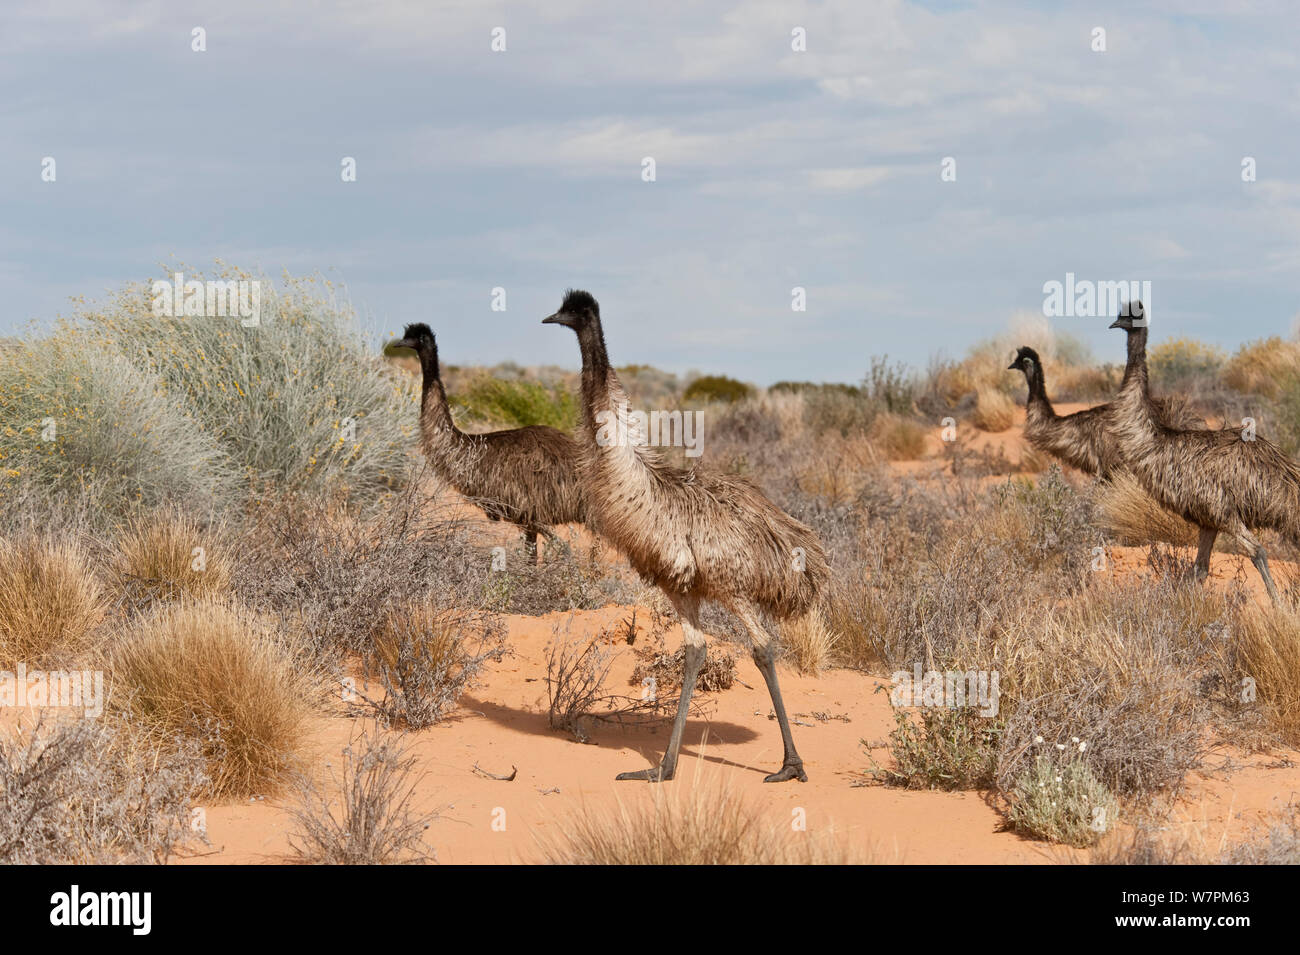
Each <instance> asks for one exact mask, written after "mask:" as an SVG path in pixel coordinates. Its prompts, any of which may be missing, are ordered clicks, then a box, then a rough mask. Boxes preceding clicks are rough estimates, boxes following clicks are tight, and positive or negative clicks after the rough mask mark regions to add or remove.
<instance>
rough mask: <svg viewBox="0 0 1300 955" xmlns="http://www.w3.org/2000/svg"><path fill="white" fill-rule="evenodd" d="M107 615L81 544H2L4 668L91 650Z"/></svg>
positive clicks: (27, 540) (35, 540)
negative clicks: (97, 630)
mask: <svg viewBox="0 0 1300 955" xmlns="http://www.w3.org/2000/svg"><path fill="white" fill-rule="evenodd" d="M103 613H104V602H103V591H102V589H101V588H100V585H99V582H98V581H97V580H96V579H95V576H94V574H93V573H92V572H91V569H90V565H89V562H88V560H87V557H86V554H85V552H84V551H83V550H82V549H81V548H80V547H79V546H78V545H76V544H73V543H53V542H51V541H47V540H42V539H41V538H39V537H36V536H26V537H23V538H20V539H18V540H16V541H8V540H0V668H3V669H6V670H13V669H14V668H15V667H16V666H17V665H18V664H19V663H26V664H27V665H28V666H29V667H30V666H40V665H43V664H45V663H51V662H59V661H60V660H64V659H67V658H69V657H73V656H76V655H77V654H80V653H83V652H85V651H86V650H89V649H90V648H91V647H92V645H93V644H94V630H95V627H96V626H97V625H98V624H99V622H100V620H101V619H102V618H103Z"/></svg>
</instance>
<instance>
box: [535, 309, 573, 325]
mask: <svg viewBox="0 0 1300 955" xmlns="http://www.w3.org/2000/svg"><path fill="white" fill-rule="evenodd" d="M542 324H543V325H567V324H569V323H568V322H566V321H565V320H564V316H563V315H561V314H560V313H559V312H556V313H555V314H554V315H547V316H546V317H545V318H544V319H542Z"/></svg>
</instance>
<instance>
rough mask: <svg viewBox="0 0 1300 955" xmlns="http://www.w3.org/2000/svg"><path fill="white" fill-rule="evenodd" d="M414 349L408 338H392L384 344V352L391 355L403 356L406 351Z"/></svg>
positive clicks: (413, 344)
mask: <svg viewBox="0 0 1300 955" xmlns="http://www.w3.org/2000/svg"><path fill="white" fill-rule="evenodd" d="M414 351H415V343H414V342H412V341H411V340H410V339H409V338H394V339H393V340H392V341H391V342H389V343H388V344H387V345H385V346H384V354H385V355H387V356H389V357H390V358H392V357H405V356H406V354H407V353H408V352H414Z"/></svg>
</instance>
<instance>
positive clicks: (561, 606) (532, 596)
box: [482, 537, 629, 617]
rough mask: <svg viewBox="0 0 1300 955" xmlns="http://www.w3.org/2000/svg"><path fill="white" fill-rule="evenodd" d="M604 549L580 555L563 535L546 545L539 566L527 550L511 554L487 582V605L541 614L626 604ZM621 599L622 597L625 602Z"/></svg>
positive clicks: (503, 610)
mask: <svg viewBox="0 0 1300 955" xmlns="http://www.w3.org/2000/svg"><path fill="white" fill-rule="evenodd" d="M600 555H601V548H600V547H599V546H594V547H592V548H590V549H589V550H588V551H587V552H586V553H585V554H582V553H575V551H574V549H573V547H572V546H570V544H569V542H568V541H565V540H562V539H560V538H559V537H556V538H554V539H553V540H548V541H544V542H543V543H542V556H541V561H540V562H539V563H534V562H533V558H532V557H531V556H530V555H529V554H528V553H527V551H526V550H524V549H523V548H522V547H521V548H519V549H518V550H517V551H516V552H515V553H513V554H511V555H508V556H507V559H506V563H505V567H504V569H500V570H497V569H494V570H492V571H491V572H490V573H489V574H488V576H487V580H486V582H485V583H484V584H483V598H482V603H483V605H484V606H485V607H487V608H488V609H490V610H492V611H494V612H496V613H519V614H527V615H528V616H533V617H536V616H540V615H541V614H545V613H551V612H553V611H556V610H593V609H596V608H598V607H603V606H605V605H606V604H609V603H627V602H629V601H628V600H627V599H626V598H627V597H628V596H629V594H628V592H627V588H626V587H625V586H624V581H622V580H620V579H619V577H618V575H617V574H616V573H611V571H610V568H609V567H608V565H607V564H606V563H605V562H603V561H602V560H601V557H600ZM620 598H622V599H620Z"/></svg>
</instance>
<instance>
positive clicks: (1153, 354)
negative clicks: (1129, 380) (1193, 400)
mask: <svg viewBox="0 0 1300 955" xmlns="http://www.w3.org/2000/svg"><path fill="white" fill-rule="evenodd" d="M1225 360H1226V356H1225V355H1224V354H1223V351H1222V349H1219V348H1216V347H1215V346H1213V345H1207V344H1205V343H1204V342H1198V341H1196V340H1195V339H1192V338H1171V339H1169V340H1168V341H1163V342H1161V343H1160V344H1158V345H1154V346H1152V347H1151V348H1149V349H1148V350H1147V365H1148V367H1149V368H1150V369H1151V384H1152V387H1153V388H1156V389H1159V390H1168V391H1182V390H1186V389H1187V388H1189V387H1191V386H1192V385H1194V384H1196V383H1198V382H1204V381H1205V380H1206V379H1212V378H1214V377H1216V376H1217V375H1218V374H1219V371H1220V369H1221V368H1222V367H1223V364H1224V362H1225Z"/></svg>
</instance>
